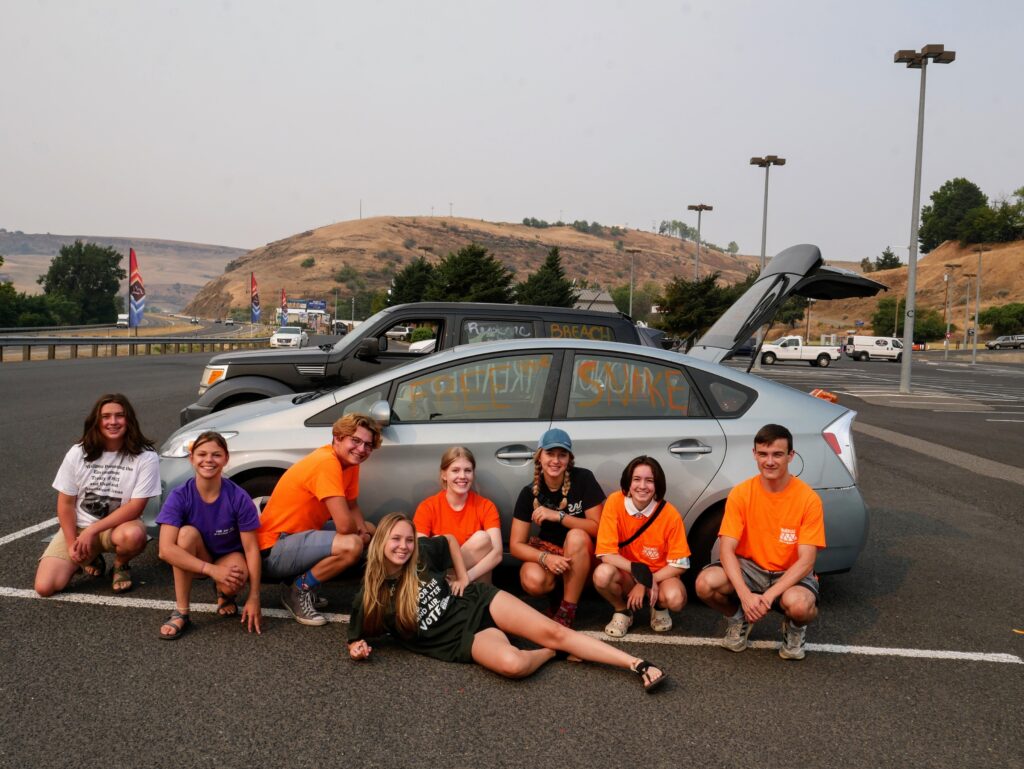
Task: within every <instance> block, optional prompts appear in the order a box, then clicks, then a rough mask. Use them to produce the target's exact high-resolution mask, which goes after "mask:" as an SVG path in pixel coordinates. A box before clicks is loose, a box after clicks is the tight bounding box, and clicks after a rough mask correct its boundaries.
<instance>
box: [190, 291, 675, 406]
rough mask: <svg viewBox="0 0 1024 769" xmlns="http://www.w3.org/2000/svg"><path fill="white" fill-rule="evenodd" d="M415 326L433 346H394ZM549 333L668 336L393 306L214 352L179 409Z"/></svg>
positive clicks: (650, 339) (552, 310)
mask: <svg viewBox="0 0 1024 769" xmlns="http://www.w3.org/2000/svg"><path fill="white" fill-rule="evenodd" d="M413 326H415V327H416V328H428V329H430V330H431V331H432V332H433V334H434V339H432V340H430V341H431V342H432V344H420V343H419V342H416V343H413V344H412V345H410V346H408V347H405V346H404V345H391V344H390V342H391V341H392V339H391V337H392V336H395V335H396V334H401V335H402V336H403V337H407V335H408V334H409V329H410V327H413ZM398 329H402V331H398ZM547 336H554V337H570V338H574V339H603V340H608V341H616V342H627V343H630V344H640V345H655V346H659V347H660V346H661V339H662V337H663V336H664V335H663V334H662V333H661V332H660V331H657V330H656V329H649V328H642V327H638V326H636V325H635V324H634V323H633V322H632V321H631V320H630V319H629V318H628V317H626V316H625V315H623V314H621V313H610V312H597V311H592V310H573V309H565V308H561V307H533V306H530V305H521V304H481V303H471V302H420V303H418V304H402V305H396V306H394V307H388V308H386V309H384V310H382V311H381V312H379V313H377V314H376V315H374V316H373V317H371V318H370V319H368V320H366V321H363V322H362V323H360V324H359V325H357V326H355V328H354V329H353V330H352V331H351V332H349V333H348V334H347V335H346V336H345V337H344V338H343V339H341V340H339V341H337V342H335V343H334V345H333V346H329V347H317V348H313V349H309V350H301V351H299V350H296V351H294V352H290V353H288V354H283V353H269V352H266V351H263V350H251V351H249V350H245V351H239V350H233V351H231V352H224V353H220V354H218V355H215V356H213V358H211V359H210V362H209V364H207V366H206V369H205V370H204V371H203V376H202V378H201V379H200V382H199V396H200V397H199V400H197V401H196V402H195V403H192V404H191V405H189V406H187V407H186V408H184V409H183V410H182V412H181V423H182V424H186V423H188V422H189V421H190V420H192V419H196V418H198V417H201V416H204V415H206V414H209V413H211V412H213V411H219V410H221V409H224V408H228V407H230V406H235V405H237V404H239V403H247V402H249V401H253V400H259V399H260V398H268V397H270V396H272V395H284V394H288V393H296V392H303V391H305V390H312V389H315V388H318V387H338V386H341V385H346V384H349V383H351V382H357V381H359V380H360V379H362V378H364V377H366V376H369V375H370V374H375V373H377V372H378V371H380V370H381V369H384V368H390V367H392V366H398V365H401V364H404V363H408V362H410V361H414V360H416V359H418V358H420V357H421V356H423V355H425V354H429V353H433V352H437V351H439V350H445V349H448V348H451V347H454V346H455V345H457V344H477V343H479V342H486V341H493V340H498V339H533V338H537V337H547ZM424 341H426V340H424ZM416 345H418V346H416Z"/></svg>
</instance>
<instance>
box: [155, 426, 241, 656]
mask: <svg viewBox="0 0 1024 769" xmlns="http://www.w3.org/2000/svg"><path fill="white" fill-rule="evenodd" d="M189 456H190V459H191V462H192V468H193V470H195V478H192V479H191V480H189V481H186V482H185V483H184V484H182V485H181V486H179V487H178V488H176V489H174V490H173V491H172V492H171V493H170V494H169V495H168V497H167V501H166V502H165V503H164V506H163V508H162V509H161V510H160V514H159V515H158V516H157V519H156V522H157V523H158V524H160V558H161V560H164V561H166V562H167V563H169V564H170V565H171V569H172V570H173V572H174V598H175V605H176V608H175V610H174V611H173V612H171V616H170V617H169V618H168V620H167V621H166V622H165V623H164V624H163V625H161V626H160V638H161V639H162V640H164V641H175V640H177V639H178V638H181V636H182V635H183V634H184V633H185V631H186V630H188V629H189V627H190V626H191V624H192V623H191V620H190V618H189V601H190V594H191V592H192V580H194V579H195V578H196V577H209V578H210V579H212V580H213V583H214V592H215V593H216V596H217V614H219V615H220V616H222V617H234V616H236V615H237V614H238V604H237V601H236V598H235V597H236V596H237V595H238V591H239V590H241V589H242V587H244V586H245V584H246V582H248V583H249V597H248V599H247V600H246V602H245V608H243V609H242V622H243V623H246V624H247V625H248V629H249V632H250V633H251V632H252V631H253V630H255V631H256V632H257V633H259V632H260V619H261V617H260V549H259V545H257V544H256V529H258V528H259V526H260V517H259V513H257V511H256V505H255V504H253V501H252V499H250V498H249V495H248V494H246V493H245V491H244V490H243V489H242V488H241V487H239V486H238V485H237V484H235V483H234V482H233V481H231V480H230V479H228V478H224V477H223V473H224V467H225V466H226V465H227V463H228V459H229V454H228V445H227V441H225V440H224V437H223V436H222V435H221V434H220V433H216V432H205V433H202V434H201V435H200V436H199V437H198V438H196V439H195V440H194V441H193V442H192V446H191V447H190V449H189Z"/></svg>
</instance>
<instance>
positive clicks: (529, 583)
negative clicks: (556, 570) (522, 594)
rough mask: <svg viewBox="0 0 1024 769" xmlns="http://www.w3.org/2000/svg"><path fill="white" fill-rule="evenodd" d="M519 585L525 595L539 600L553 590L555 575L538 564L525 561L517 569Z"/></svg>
mask: <svg viewBox="0 0 1024 769" xmlns="http://www.w3.org/2000/svg"><path fill="white" fill-rule="evenodd" d="M519 584H521V585H522V586H523V590H525V591H526V593H527V595H532V596H534V597H537V598H539V597H540V596H542V595H547V594H548V593H550V592H551V591H552V590H554V589H555V575H554V574H552V573H551V572H550V571H548V570H547V569H545V568H544V567H542V566H541V565H540V564H539V563H533V562H532V561H527V562H526V563H524V564H523V565H522V567H520V569H519Z"/></svg>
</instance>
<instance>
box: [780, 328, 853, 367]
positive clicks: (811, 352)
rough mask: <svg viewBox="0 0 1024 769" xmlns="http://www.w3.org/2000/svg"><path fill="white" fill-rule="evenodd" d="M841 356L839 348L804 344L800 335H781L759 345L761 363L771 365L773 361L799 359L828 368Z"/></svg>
mask: <svg viewBox="0 0 1024 769" xmlns="http://www.w3.org/2000/svg"><path fill="white" fill-rule="evenodd" d="M841 357H842V352H841V348H839V347H825V346H821V345H811V344H804V338H803V337H802V336H783V337H779V338H778V339H776V340H775V341H774V342H765V343H764V344H763V345H761V363H763V364H765V365H766V366H771V365H772V364H773V363H775V361H777V360H778V361H784V360H799V361H805V362H807V363H810V364H811V365H812V366H820V367H821V368H828V366H829V365H830V364H831V363H832V361H834V360H839V359H840V358H841Z"/></svg>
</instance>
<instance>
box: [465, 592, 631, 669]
mask: <svg viewBox="0 0 1024 769" xmlns="http://www.w3.org/2000/svg"><path fill="white" fill-rule="evenodd" d="M491 618H492V619H493V620H494V624H496V625H497V626H498V627H499V628H500V629H502V630H504V631H506V632H509V633H514V634H515V635H518V636H521V637H523V638H525V639H527V640H528V641H533V642H534V643H535V644H537V645H538V646H543V647H545V648H547V649H559V650H561V651H564V652H568V653H569V654H572V655H573V656H576V657H579V658H580V659H583V660H588V661H590V662H600V663H602V664H605V665H614V666H615V667H619V668H625V669H627V670H628V669H632V667H633V666H634V665H635V664H636V663H637V662H639V661H640V660H639V658H638V657H631V656H630V655H628V654H626V653H625V652H624V651H622V650H621V649H616V648H615V647H614V646H610V645H608V644H606V643H604V642H603V641H598V640H597V639H596V638H590V637H589V636H585V635H583V634H582V633H577V632H576V631H575V630H570V629H569V628H567V627H563V626H562V625H559V624H558V623H557V622H555V621H554V620H552V619H548V618H547V617H545V616H544V615H543V614H541V613H540V612H539V611H537V610H536V609H533V608H531V607H530V606H528V605H526V604H525V603H523V602H522V601H520V600H519V599H518V598H516V597H515V596H514V595H511V594H510V593H506V592H505V591H499V592H498V594H497V595H496V596H495V597H494V600H493V601H491ZM478 635H479V634H478Z"/></svg>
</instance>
